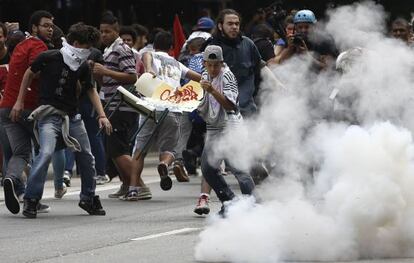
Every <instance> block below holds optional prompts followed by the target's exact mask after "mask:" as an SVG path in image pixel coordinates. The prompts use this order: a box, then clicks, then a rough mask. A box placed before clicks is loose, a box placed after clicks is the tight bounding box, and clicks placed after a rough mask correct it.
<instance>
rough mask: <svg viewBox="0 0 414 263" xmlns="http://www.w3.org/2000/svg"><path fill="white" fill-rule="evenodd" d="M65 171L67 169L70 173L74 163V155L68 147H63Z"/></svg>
mask: <svg viewBox="0 0 414 263" xmlns="http://www.w3.org/2000/svg"><path fill="white" fill-rule="evenodd" d="M65 161H66V162H65V171H69V172H70V174H72V171H73V166H74V165H75V155H74V154H73V152H72V151H71V150H69V149H67V148H66V149H65Z"/></svg>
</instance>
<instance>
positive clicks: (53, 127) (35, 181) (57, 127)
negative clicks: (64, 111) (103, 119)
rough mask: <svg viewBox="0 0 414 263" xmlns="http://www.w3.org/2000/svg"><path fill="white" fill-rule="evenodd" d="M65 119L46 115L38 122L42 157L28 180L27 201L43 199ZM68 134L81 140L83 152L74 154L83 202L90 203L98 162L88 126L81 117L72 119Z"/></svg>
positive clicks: (36, 158) (35, 159) (38, 159)
mask: <svg viewBox="0 0 414 263" xmlns="http://www.w3.org/2000/svg"><path fill="white" fill-rule="evenodd" d="M62 122H63V119H62V118H61V117H60V116H58V115H50V116H46V117H44V118H43V119H41V120H39V122H38V131H39V144H40V150H39V154H38V155H37V156H36V157H35V158H34V161H33V166H32V169H31V170H30V176H29V178H28V181H27V187H26V193H25V196H24V198H25V199H37V200H40V199H42V195H43V188H44V184H45V180H46V176H47V168H48V166H49V163H50V160H51V159H52V155H53V153H54V152H55V149H56V146H57V144H58V142H59V143H61V134H62ZM69 126H70V127H69V134H70V135H71V136H72V137H74V138H75V139H76V140H78V142H79V144H80V146H81V151H80V152H76V153H75V158H76V163H77V164H78V165H79V166H80V171H81V184H82V185H81V193H80V198H81V200H90V199H92V197H93V196H94V195H95V187H96V186H95V179H94V177H95V175H96V171H95V159H94V157H93V155H92V153H91V146H90V144H89V139H88V136H87V133H86V129H85V125H84V124H83V121H82V119H81V118H80V116H79V115H77V116H76V117H74V118H72V119H71V120H70V124H69Z"/></svg>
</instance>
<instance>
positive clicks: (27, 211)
mask: <svg viewBox="0 0 414 263" xmlns="http://www.w3.org/2000/svg"><path fill="white" fill-rule="evenodd" d="M39 204H40V203H39V200H37V199H24V205H23V215H24V216H25V217H28V218H36V216H37V208H38V207H39Z"/></svg>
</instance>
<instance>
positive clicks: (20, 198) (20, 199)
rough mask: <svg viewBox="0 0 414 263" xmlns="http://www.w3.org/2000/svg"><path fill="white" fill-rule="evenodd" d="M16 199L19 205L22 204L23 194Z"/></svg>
mask: <svg viewBox="0 0 414 263" xmlns="http://www.w3.org/2000/svg"><path fill="white" fill-rule="evenodd" d="M18 199H19V203H20V204H23V203H24V194H20V195H19V197H18Z"/></svg>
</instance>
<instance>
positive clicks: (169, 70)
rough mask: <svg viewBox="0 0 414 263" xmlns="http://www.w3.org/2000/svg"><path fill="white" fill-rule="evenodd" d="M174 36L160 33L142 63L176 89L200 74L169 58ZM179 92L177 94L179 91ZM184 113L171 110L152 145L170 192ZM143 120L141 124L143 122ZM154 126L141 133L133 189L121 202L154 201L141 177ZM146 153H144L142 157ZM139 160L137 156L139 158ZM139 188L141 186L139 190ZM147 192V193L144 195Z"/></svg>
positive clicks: (132, 172) (198, 77)
mask: <svg viewBox="0 0 414 263" xmlns="http://www.w3.org/2000/svg"><path fill="white" fill-rule="evenodd" d="M172 43H173V40H172V36H171V34H170V33H168V32H159V33H158V34H157V35H156V36H155V39H154V49H155V51H154V52H146V53H144V55H143V57H142V60H143V63H144V68H145V72H148V73H151V74H152V75H154V77H157V78H159V79H161V80H162V81H164V82H165V83H166V84H168V85H169V86H171V87H173V88H178V87H180V79H181V78H188V79H191V80H194V81H200V79H201V76H200V74H198V73H196V72H194V71H192V70H189V69H188V68H187V67H185V66H184V65H183V64H181V63H180V62H178V61H177V60H175V59H174V58H173V57H171V56H169V55H168V53H167V52H168V51H169V50H170V49H171V47H172ZM176 92H177V93H178V91H177V90H176ZM157 110H163V109H161V108H160V109H157ZM181 115H182V113H181V112H179V111H177V110H176V109H172V110H170V112H169V113H168V115H167V117H166V118H165V120H164V121H163V123H162V124H161V126H160V128H159V130H158V131H157V132H156V134H154V135H153V142H154V143H156V144H157V147H158V150H159V160H160V162H159V164H158V167H157V170H158V173H159V175H160V177H161V182H160V186H161V189H163V190H164V191H167V190H170V189H171V187H172V180H171V178H170V177H169V176H168V166H170V165H171V163H172V162H173V161H174V159H175V155H174V148H175V146H176V144H177V141H178V138H179V133H180V121H181V120H180V118H181ZM143 121H144V120H143V119H140V125H142V123H143ZM154 129H155V123H153V122H147V123H146V124H145V126H144V127H143V129H142V130H141V131H140V133H139V134H138V136H137V138H136V141H135V147H134V158H133V164H132V169H131V173H130V186H129V190H128V193H127V194H126V195H125V196H124V197H122V198H121V199H122V200H126V201H136V200H142V199H151V197H152V196H151V192H149V191H148V188H147V187H146V186H145V184H144V182H143V181H142V178H141V173H142V169H143V167H144V158H145V153H143V147H144V145H145V143H146V142H147V141H148V140H149V139H150V137H151V134H152V133H153V132H154ZM141 153H143V154H141ZM138 156H139V158H138V160H137V158H136V157H138ZM177 180H178V181H185V180H186V178H178V177H177ZM138 186H140V187H138ZM142 192H143V193H146V194H142Z"/></svg>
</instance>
